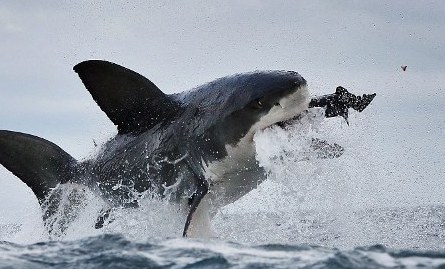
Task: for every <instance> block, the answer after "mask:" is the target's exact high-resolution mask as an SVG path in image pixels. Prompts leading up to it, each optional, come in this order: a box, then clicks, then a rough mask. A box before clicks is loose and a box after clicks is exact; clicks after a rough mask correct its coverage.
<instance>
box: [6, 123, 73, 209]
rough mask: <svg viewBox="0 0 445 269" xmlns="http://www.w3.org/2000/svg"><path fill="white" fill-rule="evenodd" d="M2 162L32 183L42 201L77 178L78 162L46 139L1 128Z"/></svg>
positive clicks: (31, 185) (23, 179)
mask: <svg viewBox="0 0 445 269" xmlns="http://www.w3.org/2000/svg"><path fill="white" fill-rule="evenodd" d="M0 164H2V165H3V166H4V167H6V169H8V170H9V171H11V172H12V173H13V174H14V175H16V176H17V177H19V178H20V179H21V180H22V181H23V182H24V183H26V185H28V186H29V187H30V188H31V189H32V191H33V192H34V194H35V195H36V196H37V198H38V200H39V202H40V203H41V204H42V203H43V201H44V199H45V197H46V196H47V195H48V194H49V193H50V192H51V190H52V189H53V188H55V187H56V186H57V185H58V184H59V183H66V182H68V181H70V180H71V179H72V177H73V173H74V171H75V167H76V164H77V161H76V160H75V159H74V158H73V157H71V156H70V155H69V154H68V153H66V152H65V151H63V150H62V149H61V148H59V147H58V146H57V145H56V144H54V143H51V142H49V141H47V140H45V139H43V138H40V137H37V136H33V135H29V134H24V133H18V132H12V131H6V130H0Z"/></svg>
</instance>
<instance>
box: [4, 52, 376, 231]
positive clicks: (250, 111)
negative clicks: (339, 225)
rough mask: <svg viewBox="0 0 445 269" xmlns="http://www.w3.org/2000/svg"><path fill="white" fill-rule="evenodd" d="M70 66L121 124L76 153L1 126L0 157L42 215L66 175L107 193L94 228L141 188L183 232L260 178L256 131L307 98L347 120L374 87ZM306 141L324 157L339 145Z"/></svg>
mask: <svg viewBox="0 0 445 269" xmlns="http://www.w3.org/2000/svg"><path fill="white" fill-rule="evenodd" d="M74 71H75V72H76V73H77V74H78V75H79V77H80V79H81V80H82V82H83V84H84V85H85V87H86V89H87V90H88V91H89V92H90V94H91V96H92V97H93V99H94V100H95V101H96V103H97V104H98V105H99V107H100V108H101V109H102V110H103V111H104V112H105V113H106V115H107V116H108V117H109V118H110V120H111V121H112V122H113V123H114V124H115V125H116V126H117V129H118V134H117V135H116V136H115V137H114V138H112V139H110V140H109V141H108V142H107V143H106V144H105V145H104V146H103V150H102V151H101V153H100V154H99V155H98V156H97V157H96V158H93V159H90V160H86V161H77V160H75V159H74V158H73V157H71V156H70V155H69V154H68V153H66V152H65V151H64V150H62V149H61V148H60V147H59V146H57V145H55V144H54V143H52V142H50V141H47V140H45V139H43V138H40V137H37V136H33V135H29V134H24V133H19V132H13V131H7V130H1V131H0V163H1V164H2V165H3V166H4V167H6V168H7V169H8V170H9V171H11V172H12V173H13V174H14V175H16V176H17V177H18V178H20V179H21V180H22V181H23V182H24V183H26V185H28V186H29V187H30V188H31V189H32V191H33V192H34V194H35V195H36V197H37V199H38V201H39V203H40V205H41V206H42V209H43V218H44V220H48V219H49V217H51V216H52V215H53V214H54V212H55V211H56V209H57V207H58V206H60V199H61V195H60V192H57V191H55V190H57V189H59V188H60V186H63V185H64V184H78V185H82V186H86V187H88V188H89V189H91V190H93V191H94V192H95V193H97V194H98V195H99V196H100V197H102V198H103V200H104V201H105V202H106V204H107V207H106V208H105V209H104V210H103V212H102V214H101V215H100V216H99V217H98V219H97V223H96V228H101V227H102V226H103V225H104V221H105V219H106V218H107V217H108V214H109V212H110V210H111V209H113V208H116V207H136V206H138V199H139V198H140V194H141V193H146V192H147V191H148V192H151V193H157V194H159V195H160V196H161V197H164V198H166V199H169V200H170V201H172V202H174V203H177V204H179V205H181V206H182V207H183V208H185V209H186V210H187V212H188V214H187V216H186V217H185V216H184V217H185V220H184V221H185V225H184V229H183V236H187V235H189V234H190V231H193V230H199V229H200V228H202V226H204V225H205V222H206V221H207V222H208V221H209V216H211V214H212V212H215V210H216V209H218V208H220V207H222V206H224V205H227V204H229V203H232V202H234V201H236V200H238V199H239V198H240V197H242V196H244V195H245V194H247V193H248V192H250V191H251V190H252V189H254V188H256V187H257V186H258V184H259V183H261V182H262V181H264V180H265V179H266V173H265V171H264V169H263V168H262V167H260V166H259V164H258V162H257V160H256V159H255V145H254V141H253V137H254V135H255V133H256V132H258V131H259V130H263V129H265V128H267V127H269V126H272V125H280V126H283V125H286V124H289V122H291V121H293V120H298V118H299V117H300V116H301V115H302V114H304V113H306V112H307V111H308V110H309V109H311V108H313V107H323V108H325V116H326V117H335V116H342V117H344V118H345V119H346V120H347V119H348V109H350V108H352V109H355V110H357V111H362V110H363V109H365V108H366V107H367V106H368V105H369V104H370V103H371V101H372V100H373V98H374V96H375V94H369V95H368V94H364V95H363V96H356V95H354V94H351V93H349V92H348V91H347V90H346V89H345V88H343V87H338V88H337V89H336V91H335V93H333V94H328V95H323V96H318V97H314V98H312V99H311V98H310V97H309V91H308V89H307V83H306V80H305V79H304V78H303V77H302V76H301V75H300V74H298V73H296V72H293V71H255V72H250V73H243V74H236V75H232V76H227V77H224V78H220V79H217V80H215V81H212V82H210V83H207V84H205V85H202V86H199V87H197V88H194V89H192V90H189V91H185V92H182V93H176V94H165V93H163V92H162V91H161V90H160V89H159V88H158V87H157V86H156V85H155V84H154V83H152V82H151V81H150V80H148V79H147V78H145V77H144V76H142V75H140V74H138V73H136V72H134V71H132V70H129V69H127V68H125V67H122V66H119V65H117V64H114V63H111V62H107V61H102V60H89V61H85V62H82V63H79V64H77V65H76V66H74ZM312 142H313V143H312V148H313V149H314V150H315V151H317V150H318V151H322V152H325V153H326V154H325V155H324V156H325V157H326V156H327V157H338V156H340V155H341V153H342V151H343V148H341V147H340V146H338V145H336V144H334V145H330V144H328V143H327V142H325V141H321V140H315V139H314V140H313V141H312ZM198 216H199V217H198ZM203 222H204V224H202V223H203ZM198 233H199V231H198Z"/></svg>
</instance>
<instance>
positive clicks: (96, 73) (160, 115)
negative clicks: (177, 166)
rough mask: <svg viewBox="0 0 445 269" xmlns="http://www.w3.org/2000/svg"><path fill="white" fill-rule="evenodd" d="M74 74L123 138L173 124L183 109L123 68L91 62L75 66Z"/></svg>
mask: <svg viewBox="0 0 445 269" xmlns="http://www.w3.org/2000/svg"><path fill="white" fill-rule="evenodd" d="M74 71H75V72H76V73H77V74H78V75H79V77H80V79H81V80H82V82H83V84H84V85H85V87H86V88H87V90H88V91H89V92H90V94H91V95H92V97H93V99H94V100H95V101H96V103H97V104H98V105H99V107H100V108H101V109H102V110H103V111H104V112H105V113H106V114H107V116H108V118H110V120H111V121H112V122H113V123H114V124H115V125H117V128H118V131H119V133H120V134H127V133H141V132H144V131H146V130H148V129H150V128H152V127H153V126H155V125H156V124H158V123H160V122H163V121H166V120H172V118H174V117H175V116H176V115H177V113H178V111H179V110H180V109H181V105H180V103H179V102H178V101H176V100H175V99H174V98H172V97H171V96H169V95H166V94H164V93H163V92H162V91H161V90H160V89H159V88H158V87H156V85H155V84H153V82H151V81H150V80H148V79H147V78H145V77H144V76H142V75H140V74H138V73H136V72H134V71H132V70H130V69H127V68H125V67H122V66H120V65H117V64H114V63H111V62H107V61H101V60H89V61H85V62H81V63H79V64H77V65H76V66H74Z"/></svg>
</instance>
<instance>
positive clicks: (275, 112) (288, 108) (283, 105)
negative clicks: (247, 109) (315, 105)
mask: <svg viewBox="0 0 445 269" xmlns="http://www.w3.org/2000/svg"><path fill="white" fill-rule="evenodd" d="M309 102H310V99H309V91H308V89H307V87H306V86H301V87H298V88H296V90H295V91H293V92H292V93H290V94H289V95H287V96H284V97H282V98H281V99H280V100H279V101H278V102H277V104H276V105H275V106H273V107H272V108H271V109H270V110H269V112H268V113H267V114H266V115H264V116H263V117H261V118H260V120H259V121H258V122H257V123H256V124H255V125H256V126H255V127H256V131H258V130H262V129H265V128H267V127H269V126H272V125H275V124H277V123H280V122H283V121H287V120H289V119H292V118H294V117H296V116H298V115H299V114H300V113H301V112H303V111H305V110H307V109H308V106H309Z"/></svg>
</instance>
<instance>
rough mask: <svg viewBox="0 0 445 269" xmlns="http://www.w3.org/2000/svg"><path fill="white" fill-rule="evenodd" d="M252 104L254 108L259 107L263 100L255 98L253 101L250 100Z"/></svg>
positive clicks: (261, 105)
mask: <svg viewBox="0 0 445 269" xmlns="http://www.w3.org/2000/svg"><path fill="white" fill-rule="evenodd" d="M252 106H253V107H254V108H256V109H260V108H262V107H263V102H261V100H260V99H257V100H255V101H253V102H252Z"/></svg>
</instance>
